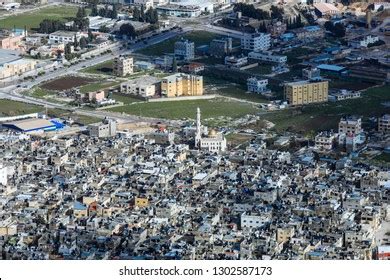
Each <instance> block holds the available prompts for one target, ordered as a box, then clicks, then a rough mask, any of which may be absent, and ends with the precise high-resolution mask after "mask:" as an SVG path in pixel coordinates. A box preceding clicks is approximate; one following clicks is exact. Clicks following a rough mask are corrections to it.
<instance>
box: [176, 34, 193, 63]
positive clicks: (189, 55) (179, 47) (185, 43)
mask: <svg viewBox="0 0 390 280" xmlns="http://www.w3.org/2000/svg"><path fill="white" fill-rule="evenodd" d="M175 56H177V57H179V58H180V59H183V60H186V61H190V60H192V59H194V58H195V43H194V42H191V41H189V40H184V39H181V40H180V41H177V42H176V43H175Z"/></svg>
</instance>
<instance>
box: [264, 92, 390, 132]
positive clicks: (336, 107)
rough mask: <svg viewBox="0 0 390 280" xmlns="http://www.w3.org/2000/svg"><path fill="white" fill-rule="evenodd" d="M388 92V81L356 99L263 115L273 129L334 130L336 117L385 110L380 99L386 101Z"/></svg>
mask: <svg viewBox="0 0 390 280" xmlns="http://www.w3.org/2000/svg"><path fill="white" fill-rule="evenodd" d="M389 92H390V86H389V85H386V86H381V87H375V88H371V89H368V90H367V91H365V92H364V93H363V95H362V98H359V99H353V100H345V101H341V102H335V103H333V102H328V103H323V104H317V105H308V106H304V107H300V108H293V109H289V110H284V111H279V112H275V113H269V114H266V115H265V116H264V119H266V120H269V121H271V122H273V123H275V124H276V129H277V130H291V131H295V132H302V133H308V132H310V131H322V130H330V129H335V130H336V129H337V124H338V121H339V120H340V118H341V117H342V116H343V115H348V114H356V115H361V116H363V117H364V118H368V117H377V116H380V115H382V114H384V113H388V112H389V108H388V107H385V106H383V105H382V103H383V102H388V101H390V95H389Z"/></svg>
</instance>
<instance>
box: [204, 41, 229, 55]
mask: <svg viewBox="0 0 390 280" xmlns="http://www.w3.org/2000/svg"><path fill="white" fill-rule="evenodd" d="M232 49H233V40H232V38H224V39H214V40H212V41H211V43H210V49H209V53H210V55H212V56H215V57H225V56H226V55H228V54H230V53H231V51H232Z"/></svg>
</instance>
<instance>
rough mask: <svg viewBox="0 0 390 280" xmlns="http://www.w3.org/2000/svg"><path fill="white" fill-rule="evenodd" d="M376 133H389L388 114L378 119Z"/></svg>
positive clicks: (389, 121)
mask: <svg viewBox="0 0 390 280" xmlns="http://www.w3.org/2000/svg"><path fill="white" fill-rule="evenodd" d="M378 131H381V132H385V133H389V132H390V114H386V115H383V116H382V117H380V118H378Z"/></svg>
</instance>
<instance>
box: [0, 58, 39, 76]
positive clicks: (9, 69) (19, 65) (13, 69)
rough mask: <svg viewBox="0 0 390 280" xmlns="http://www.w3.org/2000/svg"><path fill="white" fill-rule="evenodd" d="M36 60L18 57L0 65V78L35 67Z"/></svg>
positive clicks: (18, 73)
mask: <svg viewBox="0 0 390 280" xmlns="http://www.w3.org/2000/svg"><path fill="white" fill-rule="evenodd" d="M36 65H37V62H36V61H35V60H32V59H24V58H23V59H18V60H15V61H11V62H8V63H4V64H3V65H0V79H6V78H11V77H14V76H17V75H21V74H24V73H26V72H29V71H32V70H34V69H35V68H36Z"/></svg>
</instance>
